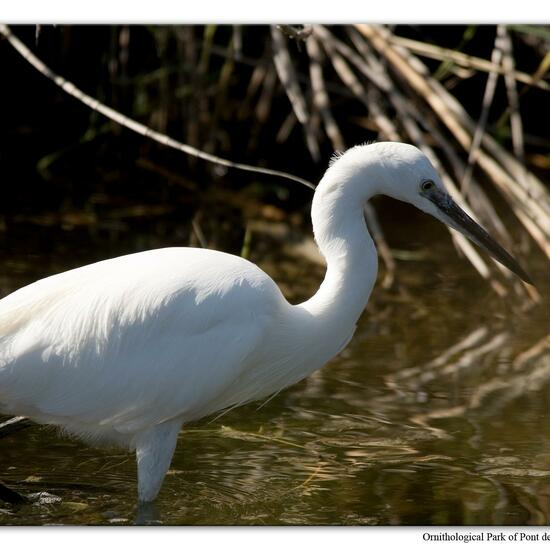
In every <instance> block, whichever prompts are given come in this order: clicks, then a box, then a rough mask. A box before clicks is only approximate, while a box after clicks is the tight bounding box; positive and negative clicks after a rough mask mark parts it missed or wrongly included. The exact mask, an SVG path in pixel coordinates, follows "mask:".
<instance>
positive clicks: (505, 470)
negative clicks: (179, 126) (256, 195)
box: [0, 218, 550, 525]
mask: <svg viewBox="0 0 550 550" xmlns="http://www.w3.org/2000/svg"><path fill="white" fill-rule="evenodd" d="M418 219H419V220H420V219H424V218H418ZM415 221H416V219H415ZM415 227H416V228H415V229H414V230H412V231H410V232H409V231H407V232H406V234H405V235H401V233H402V232H400V231H396V235H395V236H394V237H392V240H391V243H392V246H394V247H396V248H406V249H407V252H408V253H407V254H404V253H403V251H402V250H401V251H398V252H397V257H398V258H401V259H399V260H398V262H397V263H398V265H397V268H398V272H397V284H396V287H394V288H393V289H391V290H382V289H381V288H379V287H378V288H376V289H375V291H374V296H373V298H372V300H371V302H370V303H369V306H368V308H367V310H366V313H365V314H364V315H363V317H362V319H361V322H360V324H359V326H358V329H357V332H356V334H355V337H354V339H353V340H352V342H351V343H350V345H349V346H348V348H347V349H346V350H345V351H344V352H343V353H342V354H341V355H340V356H339V357H338V358H336V359H334V360H333V361H332V362H331V363H330V364H329V365H328V366H326V367H325V368H324V369H323V370H321V371H319V372H317V373H315V374H314V375H313V376H311V377H310V378H308V379H307V380H304V381H302V382H301V383H299V384H297V385H295V386H293V387H291V388H289V389H287V390H286V391H284V392H282V393H281V394H279V395H278V396H277V397H275V398H274V399H272V400H270V401H269V402H268V403H265V404H263V406H261V407H260V405H261V404H260V403H253V404H250V405H247V406H245V407H241V408H239V409H236V410H233V411H231V412H229V413H227V414H226V415H224V416H222V417H221V418H218V419H213V418H208V419H204V420H203V421H201V422H199V423H197V424H194V425H192V426H188V427H186V428H185V429H184V430H183V431H182V432H181V434H180V440H179V444H178V447H177V450H176V453H175V456H174V460H173V462H172V466H171V469H170V471H169V473H168V475H167V477H166V480H165V483H164V486H163V488H162V490H161V493H160V495H159V498H158V502H157V509H158V515H159V518H160V521H161V522H162V523H164V524H168V525H170V524H177V525H190V524H193V525H194V524H199V525H227V524H243V525H250V524H254V525H264V524H268V525H273V524H276V525H279V524H283V525H303V524H307V525H310V524H316V525H340V524H344V525H415V524H427V525H445V524H466V525H479V524H483V525H487V524H501V525H506V524H514V525H516V524H521V525H541V524H549V523H550V429H549V428H550V426H549V422H548V420H549V417H550V336H549V335H550V330H549V329H550V314H549V307H548V306H549V304H550V302H549V300H548V298H547V296H548V295H550V282H549V280H548V277H547V276H546V273H547V264H545V262H544V260H543V259H542V258H541V257H540V255H538V254H536V253H533V254H532V255H531V257H532V259H530V260H529V271H530V272H532V273H533V277H534V279H535V280H536V281H538V282H539V284H540V285H541V286H540V288H539V290H540V292H541V294H542V295H543V301H542V304H541V305H539V306H537V307H533V308H530V309H527V310H526V309H525V300H522V299H520V298H518V297H517V296H516V295H515V293H514V291H513V289H512V284H508V289H509V290H510V294H509V296H508V297H506V298H501V297H499V296H497V295H496V294H495V293H494V292H493V291H492V290H490V288H489V286H488V285H486V284H485V283H483V282H482V281H481V279H479V278H478V277H477V275H476V274H475V273H474V272H473V270H472V268H471V267H470V266H469V264H468V263H467V262H465V261H464V260H461V259H460V258H458V257H457V256H456V254H455V253H454V251H453V249H452V245H451V244H450V241H449V239H448V237H447V236H446V234H445V231H444V230H443V229H439V226H437V225H436V224H434V223H432V222H431V221H425V222H420V225H417V226H415ZM162 228H164V229H162ZM162 228H161V229H159V228H158V227H157V226H155V227H154V228H153V229H155V230H154V231H152V230H151V229H152V228H151V227H150V226H146V227H141V229H140V230H136V231H133V232H132V236H131V237H128V236H126V235H127V233H125V232H123V231H122V232H118V231H117V228H116V226H115V227H114V228H113V226H109V227H107V228H104V229H103V230H102V229H101V228H99V229H98V228H97V227H96V228H94V229H93V230H87V229H78V228H77V229H75V228H74V227H71V228H69V229H71V230H68V229H67V228H65V229H64V230H63V229H59V228H57V227H46V226H45V227H43V228H42V229H40V230H37V229H36V227H34V226H25V224H19V225H17V226H14V227H12V228H10V230H9V231H7V232H4V233H2V236H1V238H0V241H1V243H0V244H1V245H2V251H3V252H2V256H3V258H2V265H3V267H2V273H1V279H0V281H1V283H2V295H4V294H6V293H7V292H9V291H11V290H14V289H15V288H18V287H19V286H22V285H24V284H26V283H29V282H31V281H33V280H35V279H37V278H40V277H42V276H45V275H47V274H50V273H55V272H58V271H62V270H64V269H68V268H70V267H75V266H77V265H82V264H84V263H87V262H89V261H94V260H98V259H101V258H105V257H109V256H114V255H117V254H121V253H125V252H131V251H134V250H141V249H145V248H152V247H155V246H162V245H164V244H173V242H170V239H169V238H167V235H173V234H172V233H171V231H170V229H169V228H168V229H166V227H165V226H162ZM304 234H305V235H307V228H305V229H304ZM120 235H122V236H120ZM390 236H391V235H390ZM173 240H176V239H175V238H173ZM427 240H428V242H426V241H427ZM167 241H169V242H167ZM183 244H185V243H183ZM283 244H284V243H283V242H281V241H278V240H277V239H274V238H268V237H265V236H261V235H258V236H255V237H253V240H252V245H251V255H252V259H253V260H254V261H257V262H258V263H260V265H261V266H262V267H263V268H264V269H266V271H268V273H270V274H271V275H272V276H273V277H274V278H275V280H276V281H277V282H278V283H279V284H281V286H282V288H283V289H284V290H285V292H286V293H287V294H288V295H289V299H291V301H297V300H300V299H303V298H304V297H306V296H308V295H309V294H311V293H312V292H314V290H315V289H316V288H317V286H318V284H319V281H320V279H321V277H322V273H323V270H322V268H321V267H320V266H318V265H315V264H312V263H310V262H309V261H307V260H306V259H305V258H298V259H297V258H296V255H295V254H292V249H291V248H289V247H288V246H286V245H285V246H283ZM411 252H412V254H411ZM0 473H1V475H0V477H1V478H2V479H3V480H4V481H5V482H6V483H8V484H9V485H10V486H11V487H13V488H15V489H16V490H18V491H20V492H23V493H34V492H39V491H47V492H48V493H51V494H54V495H56V496H58V497H60V498H61V501H60V502H52V503H49V504H47V503H46V504H32V505H25V506H22V507H20V508H15V507H12V506H9V505H7V504H6V505H4V504H0V524H10V525H13V524H16V525H28V524H41V525H42V524H131V523H133V522H134V520H135V516H136V480H135V460H134V457H133V455H132V454H130V453H127V452H125V451H122V450H117V449H96V448H90V447H87V446H86V445H84V444H82V443H80V442H78V441H75V440H71V439H67V438H63V437H60V436H59V435H58V434H57V432H56V431H55V430H53V429H51V428H48V427H42V426H37V425H33V426H32V427H31V428H28V429H26V430H24V431H20V432H17V433H14V434H12V435H9V436H7V437H5V438H2V439H0Z"/></svg>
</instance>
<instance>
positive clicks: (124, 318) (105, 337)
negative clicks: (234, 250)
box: [0, 249, 284, 432]
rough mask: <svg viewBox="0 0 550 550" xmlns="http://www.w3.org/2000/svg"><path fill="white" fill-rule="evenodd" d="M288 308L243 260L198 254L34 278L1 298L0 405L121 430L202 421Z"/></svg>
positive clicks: (170, 254) (155, 256)
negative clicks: (179, 419) (174, 420)
mask: <svg viewBox="0 0 550 550" xmlns="http://www.w3.org/2000/svg"><path fill="white" fill-rule="evenodd" d="M283 302H284V299H283V298H282V296H281V295H280V293H279V291H278V289H277V287H276V286H275V284H274V283H273V281H271V279H269V277H267V275H265V274H264V273H263V272H262V271H260V270H259V269H258V268H256V267H255V266H253V265H252V264H250V263H249V262H245V261H244V260H241V259H240V258H236V257H233V256H229V255H226V254H221V253H214V252H210V253H209V252H208V251H199V250H196V249H163V250H160V251H152V252H148V253H142V254H134V255H130V256H126V257H122V258H116V259H114V260H109V261H106V262H100V263H98V264H93V265H91V266H86V267H85V268H80V269H77V270H73V271H70V272H66V273H62V274H60V275H57V276H54V277H50V278H48V279H44V280H42V281H38V282H37V283H35V284H34V285H29V286H28V287H25V288H24V289H21V290H20V291H18V292H16V293H14V294H13V295H10V296H8V297H7V298H5V299H4V300H2V301H0V406H3V407H4V409H10V410H11V411H12V412H17V413H18V414H24V415H28V416H31V417H32V416H34V417H37V418H38V419H46V421H52V422H56V421H57V422H58V423H61V424H63V419H66V422H65V424H67V425H69V424H70V422H73V424H75V423H76V424H78V425H79V426H86V425H89V426H90V427H92V426H104V427H105V429H109V428H113V429H115V430H118V431H121V432H124V431H127V432H134V431H139V430H141V429H144V428H146V427H148V426H150V425H154V424H157V423H158V422H161V421H163V420H166V419H168V418H172V417H174V416H182V418H183V419H194V418H198V417H200V416H202V415H203V414H205V413H209V412H213V411H214V410H216V396H217V395H219V394H220V393H221V392H222V391H223V389H224V388H225V387H226V386H227V385H228V384H230V383H232V382H234V381H235V380H236V379H237V378H238V377H239V376H240V373H241V371H242V369H243V368H246V367H247V365H248V363H249V362H250V361H252V360H253V355H254V353H255V351H256V350H257V349H258V347H259V346H260V345H261V342H262V337H263V335H264V334H265V331H266V330H268V327H269V323H270V322H271V321H272V318H273V315H274V313H275V310H276V309H277V308H278V307H281V305H282V303H283ZM79 429H82V428H79Z"/></svg>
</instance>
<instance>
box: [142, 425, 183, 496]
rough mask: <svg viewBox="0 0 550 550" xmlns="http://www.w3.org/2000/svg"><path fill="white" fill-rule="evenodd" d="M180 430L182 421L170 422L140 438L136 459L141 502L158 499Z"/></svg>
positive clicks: (152, 429) (156, 427) (148, 431)
mask: <svg viewBox="0 0 550 550" xmlns="http://www.w3.org/2000/svg"><path fill="white" fill-rule="evenodd" d="M180 429H181V421H180V420H169V421H168V422H163V423H162V424H159V425H158V426H155V427H154V428H151V429H150V430H147V431H146V432H145V433H143V434H141V435H140V436H139V438H138V440H137V442H136V459H137V465H138V497H139V501H140V502H151V501H153V500H154V499H155V498H156V496H157V494H158V492H159V489H160V486H161V485H162V481H163V480H164V476H165V475H166V472H167V471H168V467H169V466H170V462H171V461H172V455H173V454H174V449H175V448H176V443H177V441H178V433H179V431H180Z"/></svg>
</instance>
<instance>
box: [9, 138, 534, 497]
mask: <svg viewBox="0 0 550 550" xmlns="http://www.w3.org/2000/svg"><path fill="white" fill-rule="evenodd" d="M375 195H387V196H389V197H392V198H394V199H397V200H400V201H404V202H407V203H410V204H412V205H414V206H415V207H416V208H418V209H420V210H422V211H424V212H426V213H428V214H430V215H431V216H433V217H435V218H437V219H438V220H440V221H441V222H443V223H444V224H446V225H448V226H450V227H451V228H454V229H456V230H457V231H460V232H461V233H463V234H464V235H465V236H466V237H468V238H469V239H471V240H472V241H473V242H475V243H476V244H477V245H479V246H480V247H481V248H483V249H485V250H486V251H487V252H488V253H489V254H490V255H491V256H492V257H493V258H494V259H495V260H497V261H498V262H500V263H501V264H503V265H504V266H506V267H507V268H508V269H510V270H511V271H512V272H514V273H515V274H516V275H517V276H519V277H520V278H521V279H523V280H524V281H525V282H527V283H529V284H532V283H531V279H530V278H529V276H528V275H527V274H526V272H525V271H524V270H523V269H522V268H521V267H520V265H519V264H518V262H517V261H516V260H515V259H514V258H513V257H512V256H511V255H510V254H509V253H508V252H507V251H506V250H505V249H504V248H502V247H501V246H500V245H499V244H498V243H497V242H496V241H494V240H493V239H492V238H491V237H490V236H489V234H488V233H487V232H486V231H485V230H484V229H483V228H482V227H481V226H480V225H478V224H477V223H476V222H475V221H474V220H473V219H472V218H471V217H470V216H468V214H466V213H465V212H464V211H463V210H462V208H460V206H458V204H457V203H456V202H455V201H454V200H453V199H452V198H451V196H450V194H449V193H448V191H447V190H446V189H445V186H444V184H443V182H442V180H441V178H440V176H439V175H438V173H437V171H436V170H435V168H434V167H433V165H432V164H431V162H430V161H429V159H428V158H427V157H426V155H425V154H424V153H423V152H421V151H420V150H419V149H418V148H416V147H414V146H413V145H409V144H406V143H397V142H376V143H371V144H363V145H358V146H355V147H352V148H350V149H348V150H347V151H345V152H343V153H340V154H338V155H335V156H334V157H333V159H332V160H331V162H330V164H329V166H328V168H327V170H326V172H325V174H324V175H323V177H322V179H321V180H320V182H319V184H318V185H317V187H316V189H315V192H314V196H313V201H312V207H311V218H312V225H313V231H314V236H315V240H316V243H317V246H318V247H319V250H320V252H321V254H322V255H323V256H324V258H325V260H326V273H325V276H324V279H323V281H322V284H321V286H320V288H319V289H318V291H317V292H316V293H315V294H314V295H313V296H312V297H311V298H309V299H308V300H306V301H304V302H302V303H299V304H294V305H291V304H290V303H289V302H288V301H287V300H286V299H285V297H284V296H283V294H282V292H281V291H280V289H279V287H278V286H277V284H276V283H275V282H274V281H273V280H272V279H271V278H270V277H269V276H268V275H267V274H266V273H265V272H264V271H262V270H261V269H260V268H259V267H258V266H256V265H255V264H254V263H252V262H250V261H248V260H246V259H244V258H241V257H238V256H234V255H231V254H227V253H224V252H221V251H215V250H208V249H203V248H190V247H189V248H188V247H173V248H161V249H155V250H149V251H145V252H137V253H133V254H129V255H125V256H120V257H116V258H111V259H107V260H103V261H99V262H97V263H93V264H89V265H86V266H83V267H79V268H76V269H72V270H70V271H65V272H62V273H59V274H56V275H52V276H50V277H46V278H44V279H41V280H38V281H36V282H34V283H32V284H29V285H28V286H25V287H23V288H21V289H19V290H16V291H15V292H13V293H12V294H9V295H7V296H6V297H4V298H3V299H2V300H0V411H1V412H2V413H4V414H12V415H20V416H25V417H28V418H30V419H32V420H34V421H36V422H38V423H42V424H50V425H54V426H57V427H58V428H60V429H61V431H62V432H64V433H67V434H69V435H72V436H76V437H79V438H81V439H83V440H84V441H86V442H87V443H89V444H91V445H103V444H114V445H118V446H121V447H123V448H127V449H129V450H131V451H135V456H136V461H137V493H138V502H139V503H151V502H153V501H154V500H155V499H156V497H157V495H158V493H159V490H160V488H161V486H162V483H163V480H164V477H165V475H166V472H167V470H168V468H169V466H170V462H171V460H172V456H173V453H174V450H175V448H176V444H177V441H178V434H179V433H180V430H181V429H182V427H183V426H185V425H186V424H188V423H189V422H193V421H197V420H199V419H201V418H203V417H205V416H208V415H212V414H213V413H216V412H218V411H224V410H226V409H228V408H230V407H231V408H232V407H236V406H239V405H243V404H245V403H248V402H251V401H256V400H260V399H265V398H267V397H269V396H271V395H274V394H276V393H277V392H279V391H281V390H282V389H284V388H287V387H288V386H290V385H292V384H294V383H296V382H298V381H300V380H302V379H304V378H306V377H307V376H308V375H310V374H312V373H313V372H314V371H316V370H318V369H319V368H321V367H322V366H323V365H325V364H326V363H327V362H329V361H330V360H331V359H332V358H333V357H335V356H336V355H338V353H339V352H340V351H341V350H342V349H343V348H344V347H345V346H346V345H347V344H348V343H349V342H350V340H351V338H352V336H353V334H354V331H355V329H356V326H357V322H358V320H359V318H360V316H361V314H362V312H363V310H364V309H365V306H366V304H367V302H368V300H369V296H370V294H371V291H372V289H373V287H374V285H375V281H376V278H377V272H378V264H377V251H376V247H375V244H374V242H373V240H372V238H371V236H370V234H369V231H368V229H367V226H366V223H365V218H364V207H365V204H366V203H367V201H369V199H371V197H373V196H375Z"/></svg>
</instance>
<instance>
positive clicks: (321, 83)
mask: <svg viewBox="0 0 550 550" xmlns="http://www.w3.org/2000/svg"><path fill="white" fill-rule="evenodd" d="M306 47H307V53H308V54H309V74H310V77H311V88H312V91H313V104H314V105H315V107H317V109H318V110H319V112H320V113H321V117H322V119H323V123H324V125H325V129H326V132H327V135H328V137H329V139H330V141H331V143H332V146H333V147H334V149H335V150H337V151H341V150H343V149H344V147H345V145H344V138H343V137H342V134H341V132H340V129H339V128H338V124H337V123H336V121H335V120H334V117H333V116H332V112H331V110H330V100H329V97H328V93H327V90H326V86H325V79H324V78H323V69H322V68H321V61H322V57H321V48H320V47H319V44H318V42H317V40H316V38H315V37H314V36H312V37H311V38H310V39H309V40H308V41H307V42H306Z"/></svg>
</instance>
